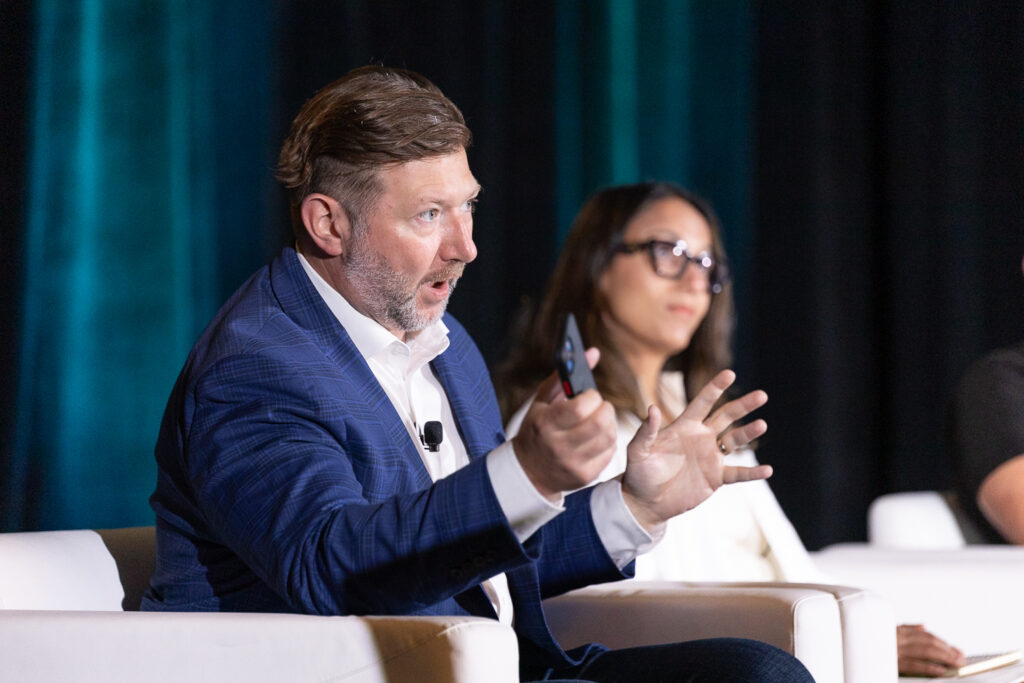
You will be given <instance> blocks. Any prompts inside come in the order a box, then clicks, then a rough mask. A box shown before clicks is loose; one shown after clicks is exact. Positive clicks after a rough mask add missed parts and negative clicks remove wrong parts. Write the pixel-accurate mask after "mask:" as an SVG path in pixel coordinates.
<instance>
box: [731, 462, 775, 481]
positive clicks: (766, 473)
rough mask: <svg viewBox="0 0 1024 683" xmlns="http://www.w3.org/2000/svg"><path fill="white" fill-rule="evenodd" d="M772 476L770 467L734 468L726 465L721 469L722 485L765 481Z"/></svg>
mask: <svg viewBox="0 0 1024 683" xmlns="http://www.w3.org/2000/svg"><path fill="white" fill-rule="evenodd" d="M770 476H772V466H771V465H758V466H757V467H736V466H733V465H726V466H725V467H723V468H722V483H723V484H738V483H740V482H744V481H756V480H758V479H767V478H768V477H770Z"/></svg>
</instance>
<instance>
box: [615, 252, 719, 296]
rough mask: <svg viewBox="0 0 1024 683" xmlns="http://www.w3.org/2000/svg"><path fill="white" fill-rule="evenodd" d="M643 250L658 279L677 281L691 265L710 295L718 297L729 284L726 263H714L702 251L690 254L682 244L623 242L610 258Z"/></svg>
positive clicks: (712, 258)
mask: <svg viewBox="0 0 1024 683" xmlns="http://www.w3.org/2000/svg"><path fill="white" fill-rule="evenodd" d="M642 249H646V250H647V253H648V254H650V256H651V268H653V269H654V274H655V275H657V276H658V277H663V278H668V279H669V280H678V279H679V278H681V277H683V274H684V273H685V272H686V269H687V267H688V266H689V265H690V264H691V263H692V264H693V265H694V267H696V268H697V270H698V271H699V272H700V273H701V275H704V276H705V277H707V279H708V289H709V290H710V292H711V293H712V294H718V293H719V292H721V291H722V287H724V286H725V283H726V282H728V281H729V266H728V265H727V264H726V263H719V262H716V261H715V259H714V257H713V256H711V254H710V253H708V252H706V251H702V252H700V253H699V254H691V253H690V252H689V251H687V249H686V242H685V241H684V240H678V241H676V242H665V241H662V240H651V241H649V242H633V243H627V242H624V243H622V244H619V245H617V246H616V247H615V249H613V250H612V253H613V254H635V253H636V252H638V251H641V250H642Z"/></svg>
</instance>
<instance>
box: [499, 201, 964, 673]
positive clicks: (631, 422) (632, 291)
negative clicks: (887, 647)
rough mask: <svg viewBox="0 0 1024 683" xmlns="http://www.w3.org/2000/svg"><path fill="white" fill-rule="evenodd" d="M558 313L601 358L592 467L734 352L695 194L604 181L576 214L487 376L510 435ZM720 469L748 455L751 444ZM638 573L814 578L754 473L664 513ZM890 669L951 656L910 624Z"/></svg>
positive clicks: (931, 666) (723, 275)
mask: <svg viewBox="0 0 1024 683" xmlns="http://www.w3.org/2000/svg"><path fill="white" fill-rule="evenodd" d="M566 313H573V314H574V315H575V316H576V319H577V321H578V324H579V327H580V332H581V334H582V337H583V340H584V341H585V342H586V343H587V344H588V345H589V346H595V347H597V348H598V349H599V350H600V352H601V358H600V361H599V362H598V364H597V366H596V367H595V368H594V379H595V381H596V383H597V387H598V389H599V391H600V392H601V395H602V397H603V398H604V399H605V400H607V401H609V402H610V403H611V404H612V405H613V406H614V407H615V409H616V413H617V418H618V427H619V434H618V448H617V452H616V455H615V457H614V459H613V460H612V462H611V463H610V464H609V465H608V467H607V468H605V470H604V471H603V472H602V473H601V475H600V476H599V477H598V479H599V480H605V479H610V478H612V477H615V476H617V475H619V474H620V473H622V471H623V470H624V469H625V465H626V445H627V444H628V443H629V441H630V440H631V439H632V438H633V436H634V434H636V431H637V429H639V427H640V425H641V422H642V420H643V418H645V417H646V415H647V410H648V407H649V406H651V405H656V406H658V407H659V408H660V410H661V413H662V415H663V416H664V417H665V418H666V421H668V420H671V419H674V418H675V417H676V416H678V415H679V414H680V413H681V412H682V410H683V408H684V407H685V405H686V396H687V395H690V396H694V395H696V393H697V391H698V390H699V389H700V388H701V387H702V386H704V385H705V384H706V383H707V382H708V381H709V380H710V379H711V378H712V377H714V375H715V374H716V373H718V372H719V371H721V370H723V369H725V368H727V367H729V366H730V364H731V362H732V354H731V335H732V329H733V303H732V286H731V284H730V280H729V268H728V264H727V260H726V255H725V249H724V246H723V243H722V237H721V231H720V229H719V225H718V219H717V218H716V217H715V214H714V212H713V211H712V210H711V208H710V207H709V206H708V205H707V203H706V202H704V201H703V200H702V199H700V198H699V197H697V196H695V195H693V194H692V193H690V192H689V191H687V190H685V189H683V188H681V187H679V186H677V185H674V184H671V183H665V182H651V183H641V184H637V185H624V186H617V187H610V188H606V189H603V190H601V191H599V192H597V193H596V194H594V195H593V196H592V197H591V198H590V199H589V200H588V201H587V202H586V203H585V204H584V205H583V208H582V209H581V210H580V212H579V214H578V215H577V216H576V219H575V221H574V222H573V226H572V229H571V231H570V233H569V236H568V238H567V239H566V243H565V246H564V248H563V250H562V254H561V256H560V258H559V260H558V263H557V265H556V266H555V271H554V273H553V275H552V278H551V281H550V283H549V284H548V289H547V292H546V293H545V296H544V298H543V300H542V301H541V302H540V305H539V307H538V308H537V310H536V311H535V313H534V314H533V316H532V318H531V319H530V320H527V321H524V325H523V329H522V330H521V331H520V332H521V333H520V339H519V340H518V343H517V344H516V345H515V346H514V347H513V348H514V350H513V352H512V354H511V355H510V357H509V358H508V360H507V361H506V362H505V363H504V365H503V366H502V368H500V369H499V372H498V373H497V379H498V389H499V396H500V398H501V401H502V410H503V412H504V415H505V416H506V418H509V422H508V428H507V430H506V431H507V433H508V435H509V436H511V435H513V434H515V433H516V432H517V431H518V428H519V424H520V422H521V421H522V418H523V415H524V414H525V412H526V409H527V408H528V407H529V402H530V399H531V392H532V391H533V389H534V388H535V387H536V385H537V382H538V381H539V380H541V379H542V378H544V377H546V376H547V375H549V374H550V373H551V370H552V364H553V358H554V345H555V341H556V338H557V335H558V333H559V327H560V324H561V321H562V319H563V318H564V316H565V314H566ZM719 447H720V448H721V449H722V451H723V454H726V455H725V457H726V462H727V464H730V465H744V466H752V465H756V464H757V462H756V459H755V457H754V454H753V452H752V451H751V450H749V449H747V448H744V449H742V450H739V451H737V452H735V453H733V452H730V451H731V450H732V449H731V445H730V444H728V443H720V446H719ZM636 577H637V579H641V580H680V581H808V582H815V581H821V580H822V577H821V576H820V575H819V574H818V572H817V570H816V569H815V567H814V564H813V561H812V560H811V558H810V556H809V555H808V553H807V551H806V549H805V548H804V546H803V544H802V543H801V541H800V539H799V537H798V536H797V533H796V531H795V530H794V529H793V526H792V524H790V522H789V520H788V519H787V518H786V516H785V514H784V513H783V512H782V509H781V508H780V507H779V504H778V501H777V500H776V499H775V496H774V495H773V494H772V492H771V489H770V488H769V487H768V484H767V483H766V482H764V481H757V482H748V483H746V484H743V485H733V486H726V487H722V488H720V489H718V490H717V491H716V492H715V493H714V494H713V495H712V496H711V497H710V498H709V499H707V500H706V501H705V502H703V503H701V504H700V505H699V506H697V507H696V508H694V509H692V510H690V511H689V512H687V513H686V514H684V515H680V516H678V517H675V518H673V519H672V520H671V521H670V522H669V523H668V525H667V527H666V529H665V534H664V536H663V537H662V540H661V541H660V542H659V544H658V545H657V546H656V547H655V548H654V549H653V550H651V551H650V552H648V553H646V554H644V555H641V556H640V557H638V558H637V561H636ZM898 649H899V669H900V671H901V672H902V673H914V674H925V675H933V676H939V675H942V674H943V673H945V671H946V667H947V666H957V665H962V664H963V661H964V656H963V653H961V652H960V651H959V650H957V649H956V648H953V647H951V646H949V645H947V644H946V643H944V642H943V641H941V640H940V639H939V638H937V637H935V636H934V635H932V634H930V633H928V632H927V631H925V630H924V629H922V628H921V627H920V626H900V627H899V629H898Z"/></svg>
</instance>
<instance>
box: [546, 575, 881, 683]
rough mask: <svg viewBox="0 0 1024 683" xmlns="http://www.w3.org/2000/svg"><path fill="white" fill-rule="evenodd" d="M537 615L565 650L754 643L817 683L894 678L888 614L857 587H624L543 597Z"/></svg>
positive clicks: (632, 583) (656, 584)
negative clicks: (774, 650) (717, 640)
mask: <svg viewBox="0 0 1024 683" xmlns="http://www.w3.org/2000/svg"><path fill="white" fill-rule="evenodd" d="M544 610H545V612H546V614H547V616H548V622H549V623H550V624H551V628H552V631H553V632H554V634H555V637H556V638H558V640H559V642H560V643H562V644H563V645H565V646H567V647H573V646H576V645H580V644H582V643H586V642H591V641H597V642H601V643H604V644H605V645H608V646H610V647H632V646H637V645H643V644H653V643H666V642H673V641H682V640H694V639H697V638H713V637H737V638H753V639H755V640H761V641H764V642H766V643H769V644H771V645H775V646H776V647H779V648H781V649H783V650H785V651H787V652H789V653H791V654H793V655H795V656H796V657H797V658H798V659H799V660H800V661H801V662H803V664H804V666H806V667H807V669H808V670H809V671H810V672H811V675H812V676H814V680H815V681H817V683H833V682H834V683H842V682H843V681H845V683H885V682H886V681H896V679H897V672H896V622H895V618H894V616H893V611H892V608H891V607H889V605H888V604H887V603H886V602H885V601H884V600H882V599H881V598H880V597H879V596H877V595H875V594H873V593H871V592H869V591H865V590H861V589H856V588H848V587H845V586H832V585H821V584H797V583H690V582H653V581H644V582H635V581H625V582H621V583H614V584H604V585H600V586H592V587H590V588H586V589H583V590H579V591H574V592H572V593H568V594H566V595H562V596H559V597H557V598H551V599H549V600H547V601H545V603H544Z"/></svg>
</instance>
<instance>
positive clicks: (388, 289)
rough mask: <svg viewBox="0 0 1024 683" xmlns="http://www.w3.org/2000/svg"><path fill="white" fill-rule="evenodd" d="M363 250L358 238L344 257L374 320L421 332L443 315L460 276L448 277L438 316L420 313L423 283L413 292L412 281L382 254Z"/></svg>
mask: <svg viewBox="0 0 1024 683" xmlns="http://www.w3.org/2000/svg"><path fill="white" fill-rule="evenodd" d="M364 247H365V242H364V241H363V240H362V239H359V238H357V239H356V240H355V243H354V244H353V245H352V249H351V251H349V252H348V254H347V255H346V257H345V268H346V270H348V272H349V277H348V280H349V282H350V283H351V284H352V287H353V289H355V290H356V293H357V294H358V295H359V298H360V300H361V301H362V303H363V305H364V306H365V307H366V308H367V312H368V313H369V315H370V317H371V318H373V319H374V320H376V321H377V322H378V323H380V324H381V325H383V326H384V327H386V328H389V329H399V330H403V331H404V332H418V331H420V330H422V329H423V328H425V327H427V326H428V325H430V324H431V323H433V322H434V321H436V320H438V319H439V318H440V317H441V316H442V315H444V312H445V310H446V309H447V308H448V299H450V298H451V293H452V292H453V291H455V284H456V282H457V281H458V278H457V277H452V278H449V282H448V285H449V290H448V298H446V299H445V300H444V301H443V302H442V304H441V307H440V308H439V309H438V310H437V311H436V312H435V313H433V314H431V313H420V312H419V311H418V310H417V309H416V292H417V291H418V290H419V286H420V284H422V283H416V284H415V285H413V286H412V287H411V291H410V286H409V282H408V281H407V280H406V279H405V278H403V277H402V276H401V275H400V274H398V273H396V272H395V271H394V270H392V269H391V266H390V265H389V264H388V263H387V261H385V260H384V258H383V257H381V255H380V254H378V253H376V252H373V251H371V250H369V249H365V248H364Z"/></svg>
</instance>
